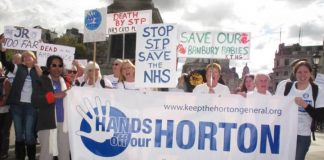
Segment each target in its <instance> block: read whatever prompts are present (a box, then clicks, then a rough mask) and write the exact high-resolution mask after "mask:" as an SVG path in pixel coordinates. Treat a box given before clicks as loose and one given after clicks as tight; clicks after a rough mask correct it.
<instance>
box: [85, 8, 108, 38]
mask: <svg viewBox="0 0 324 160" xmlns="http://www.w3.org/2000/svg"><path fill="white" fill-rule="evenodd" d="M106 16H107V8H106V7H105V8H100V9H92V10H86V11H85V17H84V37H83V42H84V43H86V42H98V41H106V30H107V27H106V25H107V23H106V20H107V18H106Z"/></svg>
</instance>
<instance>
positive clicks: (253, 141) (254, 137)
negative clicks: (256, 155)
mask: <svg viewBox="0 0 324 160" xmlns="http://www.w3.org/2000/svg"><path fill="white" fill-rule="evenodd" d="M247 129H248V131H250V135H251V136H250V143H249V144H250V145H249V146H248V147H245V145H244V142H245V138H246V137H247V136H245V133H246V130H247ZM257 141H258V132H257V129H256V127H255V126H254V125H253V124H250V123H244V124H242V125H241V126H240V127H239V130H238V135H237V146H238V148H239V150H240V151H241V152H243V153H251V152H253V151H254V150H255V148H256V145H257Z"/></svg>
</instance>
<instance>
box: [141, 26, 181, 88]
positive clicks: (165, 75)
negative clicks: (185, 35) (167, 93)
mask: <svg viewBox="0 0 324 160" xmlns="http://www.w3.org/2000/svg"><path fill="white" fill-rule="evenodd" d="M176 42H177V29H176V26H175V25H173V24H155V25H141V26H138V31H137V34H136V55H135V60H136V62H135V63H136V65H135V66H136V69H135V87H137V88H144V87H156V88H158V87H170V88H171V87H173V88H174V87H175V86H176V85H177V79H178V77H177V76H176V75H177V74H176V59H177V57H176Z"/></svg>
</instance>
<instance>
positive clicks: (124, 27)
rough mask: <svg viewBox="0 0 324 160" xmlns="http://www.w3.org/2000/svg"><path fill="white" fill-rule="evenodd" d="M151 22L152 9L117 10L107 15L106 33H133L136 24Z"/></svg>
mask: <svg viewBox="0 0 324 160" xmlns="http://www.w3.org/2000/svg"><path fill="white" fill-rule="evenodd" d="M145 24H152V10H142V11H129V12H118V13H111V14H108V15H107V28H108V34H123V33H135V32H136V27H135V26H136V25H145Z"/></svg>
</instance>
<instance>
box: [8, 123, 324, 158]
mask: <svg viewBox="0 0 324 160" xmlns="http://www.w3.org/2000/svg"><path fill="white" fill-rule="evenodd" d="M315 135H316V141H312V144H311V147H310V150H309V151H308V153H307V156H306V160H324V131H321V132H316V133H315ZM14 142H15V139H14V130H13V129H11V134H10V149H9V158H8V160H14V157H15V154H14V153H15V146H14ZM39 150H40V146H39V145H37V155H36V156H37V159H38V156H39ZM26 160H27V158H26Z"/></svg>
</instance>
